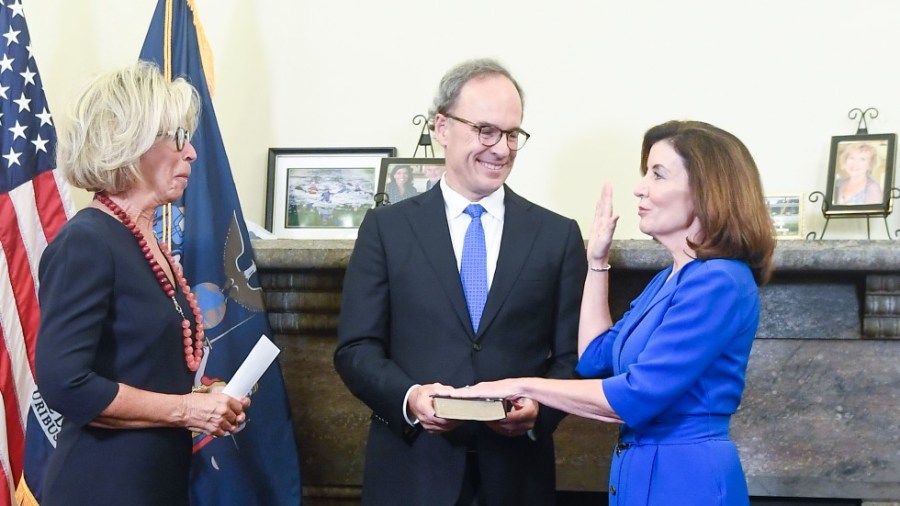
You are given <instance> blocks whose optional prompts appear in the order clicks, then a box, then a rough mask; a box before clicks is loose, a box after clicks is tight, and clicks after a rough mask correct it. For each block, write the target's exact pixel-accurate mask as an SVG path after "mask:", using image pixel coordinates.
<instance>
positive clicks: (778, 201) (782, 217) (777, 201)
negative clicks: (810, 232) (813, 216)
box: [765, 195, 803, 239]
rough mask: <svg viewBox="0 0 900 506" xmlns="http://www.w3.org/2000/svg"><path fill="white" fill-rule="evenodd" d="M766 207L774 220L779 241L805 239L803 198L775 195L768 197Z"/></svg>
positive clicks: (799, 196) (800, 196)
mask: <svg viewBox="0 0 900 506" xmlns="http://www.w3.org/2000/svg"><path fill="white" fill-rule="evenodd" d="M765 199H766V207H767V208H768V209H769V216H770V217H771V218H772V225H773V226H774V228H775V237H776V238H777V239H801V238H802V237H803V235H802V234H803V230H802V229H803V226H802V216H803V213H802V211H803V208H802V204H801V203H802V202H803V196H802V195H773V196H766V197H765Z"/></svg>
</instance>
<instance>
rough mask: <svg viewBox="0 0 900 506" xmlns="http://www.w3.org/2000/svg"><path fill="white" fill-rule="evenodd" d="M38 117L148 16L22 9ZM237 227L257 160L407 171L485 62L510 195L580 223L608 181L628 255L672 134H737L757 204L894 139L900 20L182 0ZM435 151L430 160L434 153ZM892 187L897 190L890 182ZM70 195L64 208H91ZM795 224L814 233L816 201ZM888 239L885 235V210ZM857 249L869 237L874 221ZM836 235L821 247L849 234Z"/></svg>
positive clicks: (891, 4) (91, 1)
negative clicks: (497, 90) (349, 159)
mask: <svg viewBox="0 0 900 506" xmlns="http://www.w3.org/2000/svg"><path fill="white" fill-rule="evenodd" d="M24 3H25V8H26V14H27V17H28V23H29V27H30V30H31V36H32V49H33V52H34V55H35V58H36V59H37V63H38V66H39V69H40V73H41V76H42V78H43V80H44V83H45V88H46V92H47V95H48V100H49V102H50V107H51V111H52V112H54V113H56V114H61V113H62V112H63V111H64V110H65V108H66V107H67V105H68V103H69V101H70V100H71V98H72V95H73V94H74V92H75V89H76V88H77V86H78V85H79V84H80V83H82V82H83V81H84V80H85V79H86V78H87V77H88V76H90V75H92V74H94V73H96V72H98V71H101V70H105V69H109V68H112V67H115V66H119V65H124V64H127V63H129V62H131V61H133V60H134V59H135V58H136V57H137V55H138V54H139V52H140V49H141V45H142V44H143V40H144V36H145V34H146V32H147V28H148V26H149V23H150V18H151V15H152V12H153V10H154V8H155V5H156V0H125V1H122V0H74V1H73V0H40V1H38V0H25V1H24ZM196 3H197V5H198V9H199V14H200V19H201V21H202V23H203V25H204V27H205V29H206V33H207V35H208V36H209V39H210V43H211V45H212V48H213V51H214V54H215V57H216V75H217V91H216V96H215V98H214V102H215V107H216V114H217V115H218V119H219V126H220V127H221V130H222V135H223V137H224V140H225V146H226V149H227V151H228V154H229V158H230V161H231V166H232V170H233V172H234V178H235V181H236V183H237V187H238V191H239V194H240V198H241V204H242V206H243V210H244V214H245V216H246V218H247V219H249V220H252V221H255V222H258V223H262V222H263V221H264V209H265V193H266V157H267V149H268V148H269V147H345V146H396V147H397V148H398V150H399V154H400V155H401V156H411V155H412V153H413V150H414V148H415V143H416V141H417V139H418V133H419V127H417V126H414V125H413V124H412V123H411V119H412V117H413V116H414V115H416V114H419V113H424V112H425V110H426V109H427V107H428V105H429V104H430V100H431V97H432V94H433V92H434V90H435V88H436V86H437V82H438V80H439V79H440V77H441V75H442V74H443V72H444V71H445V70H446V69H447V68H449V67H450V66H451V65H453V64H455V63H457V62H458V61H461V60H463V59H466V58H470V57H475V56H493V57H496V58H498V59H500V60H501V61H502V62H504V63H505V64H506V65H507V66H508V67H509V68H510V69H511V70H512V72H513V74H514V75H516V76H517V78H518V79H519V81H520V82H521V84H522V85H523V87H524V89H525V92H526V108H525V122H524V124H523V127H524V128H525V129H527V130H528V131H529V132H531V134H532V135H533V138H532V140H531V141H529V145H528V146H527V148H525V150H523V151H522V153H521V155H520V157H519V159H518V161H517V163H516V168H515V170H514V171H513V174H512V176H511V177H510V180H509V183H510V184H511V186H512V187H513V188H514V189H515V190H516V191H517V192H519V193H520V194H522V195H524V196H526V197H529V198H531V199H532V200H534V201H536V202H538V203H540V204H542V205H545V206H548V207H550V208H552V209H554V210H556V211H558V212H560V213H563V214H566V215H569V216H572V217H575V218H576V219H578V221H579V223H580V224H581V226H582V230H583V231H586V229H587V228H588V227H589V226H590V216H591V213H592V208H593V200H594V198H595V197H596V195H597V194H598V192H599V188H600V185H601V184H602V182H603V181H604V180H611V181H613V183H614V187H615V191H616V195H615V204H616V206H617V211H618V212H619V213H620V214H621V215H622V219H621V220H620V222H619V223H620V224H619V231H618V233H617V237H618V238H620V239H629V238H640V237H642V235H641V233H640V231H639V230H638V229H637V216H636V212H635V211H636V205H635V199H634V197H633V196H632V195H631V189H632V188H633V186H634V184H635V182H636V180H637V177H638V171H637V165H638V162H639V148H640V141H641V137H642V134H643V132H644V131H645V130H646V129H647V128H648V127H650V126H652V125H654V124H657V123H660V122H662V121H665V120H668V119H672V118H679V119H684V118H691V119H700V120H704V121H708V122H711V123H714V124H716V125H718V126H721V127H723V128H725V129H727V130H730V131H731V132H733V133H734V134H736V135H738V136H739V137H740V138H741V139H743V140H744V142H745V143H746V144H747V145H748V147H749V148H750V150H751V152H752V153H753V154H754V156H755V158H756V161H757V163H758V165H759V166H760V170H761V172H762V177H763V184H764V186H765V188H766V191H767V193H769V194H781V193H793V194H798V193H803V194H804V195H806V194H809V193H810V192H812V191H817V190H819V191H824V190H825V185H826V170H827V165H828V151H829V147H830V139H831V136H834V135H848V134H852V133H854V132H855V131H856V123H855V122H852V121H850V120H849V119H848V118H847V112H848V111H849V110H850V109H851V108H853V107H862V108H866V107H870V106H875V107H877V108H878V109H879V110H880V115H879V117H878V118H877V119H876V120H874V121H873V122H871V124H870V131H871V132H872V133H889V132H898V131H900V71H898V59H897V50H898V49H900V30H898V29H897V22H898V20H900V3H898V2H895V1H893V0H860V1H858V2H848V1H846V0H791V1H784V0H755V1H740V2H737V1H722V0H681V1H677V2H671V1H668V0H645V1H632V2H604V1H587V0H585V1H574V0H571V1H565V0H564V1H561V2H546V1H544V0H541V1H537V0H518V1H515V2H510V1H506V0H496V1H493V2H483V1H480V0H478V1H476V0H456V1H453V2H450V1H436V0H418V1H411V0H393V1H387V2H367V1H348V0H331V1H324V0H320V1H309V0H257V1H255V2H248V1H246V0H245V1H238V0H196ZM439 154H440V153H439ZM895 186H896V184H895ZM87 199H88V197H87V196H86V195H85V194H78V195H77V202H76V203H77V204H78V205H79V207H81V206H83V205H84V204H85V203H86V202H87ZM805 204H806V209H805V210H804V215H803V224H804V226H805V227H807V230H816V231H821V228H822V225H823V224H824V221H823V219H822V217H821V214H820V213H819V212H818V207H817V205H816V204H810V203H808V202H805ZM889 225H890V226H891V229H892V230H894V229H897V228H900V219H898V217H897V215H896V213H895V215H893V216H891V217H890V218H889ZM873 232H874V233H873V237H876V238H883V237H884V234H885V231H884V225H883V224H882V223H881V222H880V220H879V221H878V222H873ZM865 233H866V225H865V221H864V220H836V221H833V222H832V223H831V224H830V225H829V228H828V237H829V238H854V237H864V236H865Z"/></svg>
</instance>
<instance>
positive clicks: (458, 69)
mask: <svg viewBox="0 0 900 506" xmlns="http://www.w3.org/2000/svg"><path fill="white" fill-rule="evenodd" d="M490 75H501V76H504V77H506V78H507V79H509V80H510V81H512V83H513V86H515V87H516V91H517V92H519V99H520V100H521V101H522V106H523V108H524V106H525V94H524V93H523V92H522V88H521V87H520V86H519V83H518V82H516V80H515V79H513V76H512V74H510V73H509V70H506V67H504V66H503V65H501V64H500V63H499V62H497V60H493V59H490V58H479V59H476V60H467V61H464V62H462V63H460V64H459V65H457V66H455V67H453V68H452V69H450V70H449V71H448V72H447V73H446V74H444V77H443V78H442V79H441V84H440V85H439V86H438V93H437V95H436V96H435V97H434V103H433V104H432V106H431V108H430V109H429V110H428V122H429V125H430V126H431V128H432V129H433V128H434V116H435V115H436V114H447V113H448V112H450V109H452V108H453V106H455V105H456V101H457V100H458V99H459V92H460V90H462V87H463V86H464V85H465V84H466V83H467V82H469V81H470V80H472V79H476V78H482V77H485V76H490Z"/></svg>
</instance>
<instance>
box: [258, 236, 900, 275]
mask: <svg viewBox="0 0 900 506" xmlns="http://www.w3.org/2000/svg"><path fill="white" fill-rule="evenodd" d="M353 244H354V241H353V240H346V239H342V240H330V239H324V240H308V239H274V240H254V241H253V248H254V252H255V254H256V261H257V263H258V264H259V265H260V267H265V268H267V269H275V270H278V269H298V268H299V269H305V268H318V269H322V268H326V269H329V268H333V269H343V268H346V267H347V261H348V260H349V259H350V253H351V252H352V251H353ZM669 258H670V257H669V255H668V253H667V252H666V250H665V249H663V248H662V246H660V245H659V244H657V243H655V242H653V241H651V240H637V239H635V240H624V241H613V245H612V250H611V251H610V263H611V264H613V266H614V267H615V268H616V269H632V270H658V269H662V268H663V267H665V266H666V265H668V263H669V261H670V260H669ZM775 269H776V270H777V271H857V272H859V271H863V272H897V271H900V242H895V241H865V240H859V241H780V242H779V243H778V246H777V247H776V249H775Z"/></svg>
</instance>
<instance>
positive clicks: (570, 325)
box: [334, 60, 587, 506]
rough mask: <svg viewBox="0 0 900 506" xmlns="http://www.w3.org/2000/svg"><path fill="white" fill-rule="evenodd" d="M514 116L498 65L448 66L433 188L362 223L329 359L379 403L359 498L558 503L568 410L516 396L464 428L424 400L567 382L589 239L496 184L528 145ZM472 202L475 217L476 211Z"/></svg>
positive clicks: (437, 118) (508, 83) (353, 387)
mask: <svg viewBox="0 0 900 506" xmlns="http://www.w3.org/2000/svg"><path fill="white" fill-rule="evenodd" d="M522 110H523V108H522V93H521V90H520V88H519V86H518V84H517V83H516V82H515V80H514V79H513V78H512V76H511V75H510V74H509V72H508V71H507V70H506V69H505V68H503V67H502V66H500V65H499V64H498V63H497V62H495V61H492V60H473V61H468V62H464V63H463V64H461V65H458V66H457V67H455V68H454V69H452V70H451V71H450V72H448V73H447V75H445V76H444V78H443V79H442V81H441V84H440V88H439V91H438V96H437V97H436V98H435V103H434V107H433V110H432V111H431V117H432V121H433V129H434V132H435V136H436V138H437V140H438V142H439V143H440V144H441V145H442V146H443V147H444V153H445V158H446V172H445V174H444V176H443V178H442V179H441V181H440V184H439V185H438V187H437V188H435V189H434V190H432V191H428V192H425V193H422V194H420V195H418V196H416V197H413V198H410V199H407V200H404V201H402V202H400V203H397V204H396V205H391V206H386V207H381V208H377V209H374V210H372V211H370V212H369V213H368V214H367V216H366V218H365V219H364V220H363V223H362V225H361V226H360V229H359V235H358V239H357V240H356V246H355V248H354V251H353V255H352V256H351V258H350V262H349V265H348V267H347V274H346V277H345V279H344V287H343V302H342V306H341V316H340V324H339V328H338V347H337V350H336V351H335V356H334V363H335V367H336V369H337V371H338V373H339V374H340V376H341V378H342V379H343V380H344V382H345V383H346V384H347V387H348V388H349V389H350V391H351V392H352V393H353V394H354V395H356V396H357V397H358V398H360V399H361V400H362V401H363V402H365V403H366V405H368V406H369V407H370V408H371V409H372V411H373V415H372V422H371V426H370V430H369V440H368V446H367V449H366V461H365V470H364V478H363V504H369V505H379V506H381V505H394V504H396V505H425V504H428V505H437V506H442V505H447V506H452V505H456V504H460V505H465V506H469V505H473V504H476V505H480V506H495V505H516V506H521V505H540V506H546V505H552V504H554V503H555V499H554V497H555V468H554V449H553V439H552V433H553V431H554V429H555V428H556V426H557V424H558V423H559V421H560V420H561V419H562V417H563V414H562V413H560V412H558V411H556V410H553V409H550V408H547V407H542V406H539V405H538V404H537V403H536V402H534V401H532V400H528V399H525V400H523V401H522V402H521V403H519V404H517V405H515V406H513V407H512V410H511V411H510V412H509V414H508V415H507V417H506V419H504V420H500V421H496V422H462V421H458V420H447V419H441V418H437V417H436V416H435V413H434V407H433V404H432V397H431V396H432V395H434V394H441V393H443V392H447V391H449V387H450V386H457V387H458V386H464V385H471V384H475V383H477V382H479V381H485V380H493V379H502V378H509V377H518V376H546V377H553V378H569V377H571V376H572V372H573V369H574V365H575V362H576V334H577V327H578V314H579V304H580V300H581V293H582V288H583V283H584V278H585V273H586V271H587V262H586V258H585V250H584V242H583V239H582V237H581V232H580V230H579V228H578V225H577V223H576V222H575V221H574V220H571V219H567V218H564V217H562V216H559V215H557V214H555V213H552V212H550V211H548V210H546V209H543V208H541V207H538V206H536V205H534V204H532V203H531V202H528V201H527V200H525V199H523V198H522V197H520V196H518V195H516V194H515V193H513V192H512V190H510V189H509V188H508V187H506V186H505V184H504V183H505V181H506V178H507V177H508V176H509V173H510V171H511V170H512V166H513V162H514V161H515V158H516V154H517V151H518V150H519V149H521V148H522V147H523V146H524V144H525V141H527V139H528V134H527V133H525V131H524V130H522V129H521V124H522ZM471 204H478V205H480V208H481V209H483V210H484V213H483V214H482V215H480V217H478V218H473V217H470V215H469V214H466V212H464V210H466V208H467V206H470V205H471ZM476 219H480V221H481V224H482V228H483V240H482V241H481V242H482V243H483V251H484V257H486V258H482V260H480V262H481V264H486V278H487V281H486V284H487V286H486V287H485V288H486V289H487V290H488V291H487V300H486V303H484V304H483V306H479V310H478V311H477V312H473V313H470V310H469V309H468V307H467V297H469V300H468V304H469V305H473V302H472V299H473V298H474V296H472V295H469V291H468V289H467V288H466V289H465V290H464V284H465V283H466V282H465V281H461V270H460V269H461V267H460V265H461V263H466V262H468V261H465V262H464V259H465V258H464V257H466V255H467V253H466V251H465V250H466V249H467V246H466V245H464V242H466V241H469V238H468V236H467V230H469V229H470V227H471V226H472V225H473V222H474V221H475V220H476ZM467 265H468V264H467ZM463 270H466V269H463ZM463 277H465V276H463ZM470 283H471V282H470ZM482 308H483V310H482ZM477 313H480V315H478V316H476V314H477Z"/></svg>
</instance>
